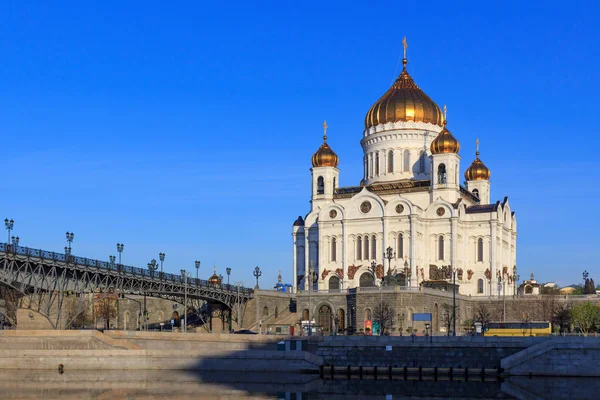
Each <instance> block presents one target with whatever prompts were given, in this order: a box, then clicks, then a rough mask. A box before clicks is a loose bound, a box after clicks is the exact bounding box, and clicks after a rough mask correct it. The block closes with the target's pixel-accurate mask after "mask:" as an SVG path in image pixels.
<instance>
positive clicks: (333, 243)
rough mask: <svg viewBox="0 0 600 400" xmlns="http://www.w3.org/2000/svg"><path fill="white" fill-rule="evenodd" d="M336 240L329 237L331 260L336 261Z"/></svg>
mask: <svg viewBox="0 0 600 400" xmlns="http://www.w3.org/2000/svg"><path fill="white" fill-rule="evenodd" d="M336 253H337V241H336V239H335V238H333V239H331V261H332V262H335V261H337V254H336Z"/></svg>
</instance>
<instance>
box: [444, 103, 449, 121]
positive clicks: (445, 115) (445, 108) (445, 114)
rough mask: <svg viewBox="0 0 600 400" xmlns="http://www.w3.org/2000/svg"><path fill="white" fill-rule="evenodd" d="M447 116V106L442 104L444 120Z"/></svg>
mask: <svg viewBox="0 0 600 400" xmlns="http://www.w3.org/2000/svg"><path fill="white" fill-rule="evenodd" d="M447 118H448V107H446V105H445V104H444V121H445V120H446V119H447Z"/></svg>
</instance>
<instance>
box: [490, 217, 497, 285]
mask: <svg viewBox="0 0 600 400" xmlns="http://www.w3.org/2000/svg"><path fill="white" fill-rule="evenodd" d="M490 237H491V240H490V246H491V248H492V249H491V251H490V273H491V279H490V296H492V295H493V294H494V289H495V286H494V283H495V280H496V260H497V254H496V241H497V238H496V220H492V221H490Z"/></svg>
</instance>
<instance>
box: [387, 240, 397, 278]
mask: <svg viewBox="0 0 600 400" xmlns="http://www.w3.org/2000/svg"><path fill="white" fill-rule="evenodd" d="M385 258H387V260H388V271H387V276H388V285H389V284H390V281H391V279H392V258H396V252H395V251H394V250H393V249H392V247H391V246H390V247H388V248H387V249H386V250H385Z"/></svg>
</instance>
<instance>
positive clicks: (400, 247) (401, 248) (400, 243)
mask: <svg viewBox="0 0 600 400" xmlns="http://www.w3.org/2000/svg"><path fill="white" fill-rule="evenodd" d="M396 254H397V255H398V258H404V235H403V234H399V235H398V251H397V252H396Z"/></svg>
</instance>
